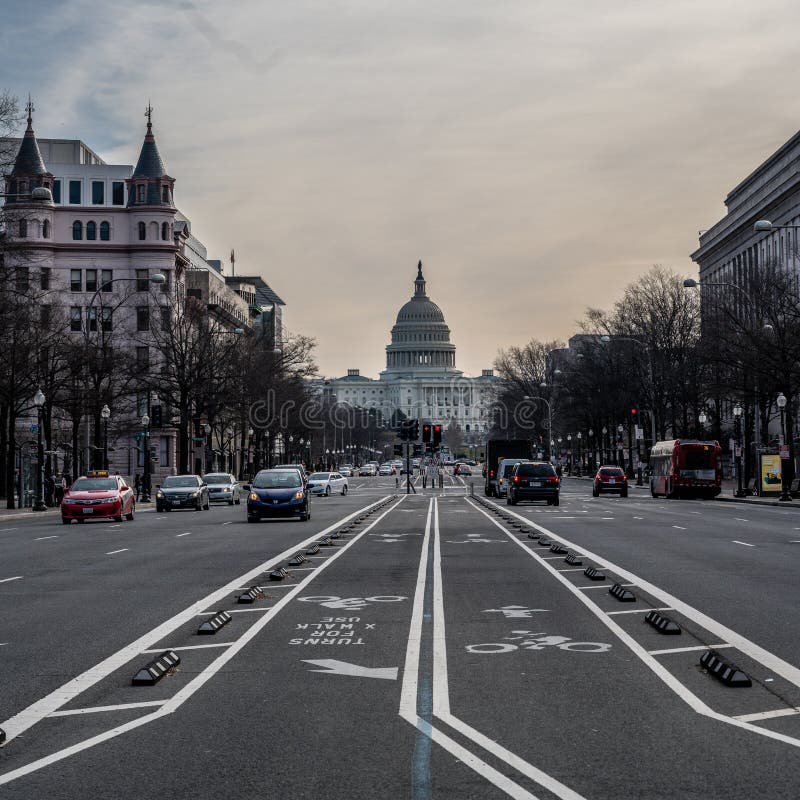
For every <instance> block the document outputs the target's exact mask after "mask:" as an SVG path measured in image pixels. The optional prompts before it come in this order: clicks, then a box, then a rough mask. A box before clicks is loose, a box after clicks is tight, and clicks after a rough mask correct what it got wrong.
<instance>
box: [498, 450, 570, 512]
mask: <svg viewBox="0 0 800 800" xmlns="http://www.w3.org/2000/svg"><path fill="white" fill-rule="evenodd" d="M507 486H508V495H507V499H506V502H507V503H508V505H510V506H515V505H516V504H517V503H518V502H519V501H520V500H546V501H547V505H549V506H557V505H558V497H559V490H560V488H561V481H560V480H559V478H558V475H557V474H556V470H555V467H554V466H553V465H552V464H551V463H549V462H548V461H521V462H520V463H519V464H515V465H514V469H513V470H512V471H511V475H510V476H509V477H508V479H507Z"/></svg>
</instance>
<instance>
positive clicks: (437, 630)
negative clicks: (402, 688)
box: [414, 501, 584, 800]
mask: <svg viewBox="0 0 800 800" xmlns="http://www.w3.org/2000/svg"><path fill="white" fill-rule="evenodd" d="M434 511H435V516H434V538H433V714H434V716H435V717H437V718H438V719H441V720H442V721H443V722H445V723H446V724H447V725H449V726H450V727H451V728H453V730H456V731H458V732H459V733H461V734H462V735H463V736H465V737H467V738H468V739H471V740H472V741H473V742H475V743H476V744H477V745H478V746H480V747H482V748H483V749H484V750H486V751H487V752H488V753H490V754H491V755H493V756H494V757H495V758H498V759H500V760H501V761H504V762H505V763H506V764H508V765H509V766H511V767H512V768H513V769H516V770H517V771H518V772H519V773H520V774H522V775H525V776H526V777H527V778H529V779H530V780H532V781H534V782H535V783H537V784H539V785H540V786H542V787H544V788H545V789H547V790H548V791H550V792H552V793H553V794H554V795H555V796H556V797H559V798H562V800H584V798H583V797H582V796H581V795H579V794H578V793H577V792H574V791H573V790H572V789H570V788H569V787H568V786H565V785H564V784H563V783H560V782H559V781H558V780H556V779H555V778H554V777H553V776H552V775H548V774H547V773H546V772H542V770H540V769H537V768H536V767H534V766H533V765H532V764H529V763H528V762H527V761H525V760H524V759H523V758H520V757H519V756H518V755H516V754H515V753H512V752H511V751H510V750H507V749H506V748H505V747H503V746H502V745H501V744H499V743H498V742H496V741H494V740H492V739H490V738H489V737H488V736H485V735H484V734H482V733H481V732H480V731H478V730H476V729H475V728H473V727H472V726H471V725H469V724H467V723H466V722H464V721H463V720H461V719H459V718H458V717H456V716H454V715H453V714H451V713H450V690H449V682H448V677H447V648H446V644H445V643H446V641H447V636H446V632H445V622H444V620H445V616H444V596H443V586H444V581H443V580H442V551H441V534H440V531H439V504H438V501H435V507H434ZM426 554H427V549H426V548H424V547H423V558H422V564H423V565H426V562H427V555H426ZM423 579H424V572H423ZM423 589H424V585H423ZM414 599H415V601H416V595H415V598H414ZM418 727H419V726H418ZM431 738H434V737H431ZM434 741H436V739H435V738H434ZM465 752H468V751H465ZM479 763H480V764H483V762H479ZM484 766H486V767H487V768H488V769H489V770H491V769H492V768H491V767H488V765H484ZM473 769H475V771H476V772H480V771H479V770H478V769H477V768H476V767H474V766H473ZM481 774H483V773H481ZM496 774H497V775H500V777H501V778H502V779H503V780H505V781H509V788H514V789H515V790H516V789H518V790H519V791H520V792H524V794H513V793H512V792H511V791H509V789H505V791H506V792H507V793H508V794H509V795H511V796H512V797H533V795H530V794H529V793H527V792H525V790H524V789H522V788H521V787H518V786H517V784H515V783H513V782H511V781H510V780H509V779H508V778H507V777H506V776H504V775H501V774H500V773H496ZM484 777H489V776H488V774H486V775H484ZM489 780H492V779H491V778H490V777H489ZM492 782H493V783H495V785H496V786H498V787H499V788H501V789H503V788H504V786H503V785H502V784H500V783H497V782H496V781H492Z"/></svg>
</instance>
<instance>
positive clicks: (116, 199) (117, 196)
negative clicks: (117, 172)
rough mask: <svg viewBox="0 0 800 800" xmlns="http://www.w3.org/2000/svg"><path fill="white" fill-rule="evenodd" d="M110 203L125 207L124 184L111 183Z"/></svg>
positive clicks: (118, 182) (120, 182) (121, 182)
mask: <svg viewBox="0 0 800 800" xmlns="http://www.w3.org/2000/svg"><path fill="white" fill-rule="evenodd" d="M111 203H112V205H115V206H124V205H125V183H124V182H123V181H113V182H112V184H111Z"/></svg>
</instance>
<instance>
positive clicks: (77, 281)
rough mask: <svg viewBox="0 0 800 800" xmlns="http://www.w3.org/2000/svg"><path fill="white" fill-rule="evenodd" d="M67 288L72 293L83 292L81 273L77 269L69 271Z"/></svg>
mask: <svg viewBox="0 0 800 800" xmlns="http://www.w3.org/2000/svg"><path fill="white" fill-rule="evenodd" d="M69 288H70V291H72V292H81V291H83V273H82V272H81V271H80V270H79V269H71V270H70V271H69Z"/></svg>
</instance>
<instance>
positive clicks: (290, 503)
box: [245, 467, 311, 522]
mask: <svg viewBox="0 0 800 800" xmlns="http://www.w3.org/2000/svg"><path fill="white" fill-rule="evenodd" d="M245 488H246V489H247V492H248V494H247V521H248V522H258V521H259V520H260V519H263V518H264V517H298V518H299V519H300V521H301V522H305V521H306V520H309V519H311V511H310V510H309V507H308V492H307V491H306V483H305V479H304V477H303V476H302V475H301V474H300V471H299V470H297V469H291V468H277V467H276V468H275V469H262V470H261V471H260V472H258V473H256V476H255V477H254V478H253V482H252V483H251V484H249V485H247V484H246V485H245Z"/></svg>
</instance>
